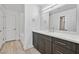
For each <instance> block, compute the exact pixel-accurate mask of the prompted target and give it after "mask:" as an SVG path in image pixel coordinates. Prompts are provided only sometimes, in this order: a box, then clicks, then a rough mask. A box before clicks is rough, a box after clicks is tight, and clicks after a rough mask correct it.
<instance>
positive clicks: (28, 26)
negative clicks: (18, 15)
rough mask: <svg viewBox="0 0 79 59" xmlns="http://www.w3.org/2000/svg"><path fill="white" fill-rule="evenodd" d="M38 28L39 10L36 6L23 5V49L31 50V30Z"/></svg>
mask: <svg viewBox="0 0 79 59" xmlns="http://www.w3.org/2000/svg"><path fill="white" fill-rule="evenodd" d="M33 18H35V20H34V19H33ZM39 27H40V16H39V8H38V7H37V6H36V5H32V4H31V5H28V4H26V5H25V30H24V31H25V39H24V43H23V46H24V49H28V48H32V47H33V45H32V30H33V29H39Z"/></svg>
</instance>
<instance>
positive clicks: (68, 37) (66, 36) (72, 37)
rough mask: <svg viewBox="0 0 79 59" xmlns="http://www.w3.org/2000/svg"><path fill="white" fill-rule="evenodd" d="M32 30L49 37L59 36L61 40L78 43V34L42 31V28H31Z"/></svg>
mask: <svg viewBox="0 0 79 59" xmlns="http://www.w3.org/2000/svg"><path fill="white" fill-rule="evenodd" d="M33 32H37V33H40V34H44V35H48V36H51V37H56V38H61V39H63V40H67V41H71V42H74V43H79V34H75V33H74V34H69V33H63V32H49V31H42V30H33Z"/></svg>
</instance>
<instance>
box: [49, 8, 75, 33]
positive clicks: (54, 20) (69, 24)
mask: <svg viewBox="0 0 79 59" xmlns="http://www.w3.org/2000/svg"><path fill="white" fill-rule="evenodd" d="M60 16H65V29H66V30H68V31H73V32H75V31H76V8H74V9H69V10H65V11H63V12H59V13H56V14H53V15H51V16H50V25H51V29H52V28H53V27H54V30H57V31H58V30H59V27H60ZM52 30H53V29H52Z"/></svg>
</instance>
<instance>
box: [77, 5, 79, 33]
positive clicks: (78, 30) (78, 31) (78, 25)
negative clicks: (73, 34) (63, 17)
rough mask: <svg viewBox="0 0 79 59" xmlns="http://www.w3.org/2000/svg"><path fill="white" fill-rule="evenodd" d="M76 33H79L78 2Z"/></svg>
mask: <svg viewBox="0 0 79 59" xmlns="http://www.w3.org/2000/svg"><path fill="white" fill-rule="evenodd" d="M77 33H79V4H78V5H77Z"/></svg>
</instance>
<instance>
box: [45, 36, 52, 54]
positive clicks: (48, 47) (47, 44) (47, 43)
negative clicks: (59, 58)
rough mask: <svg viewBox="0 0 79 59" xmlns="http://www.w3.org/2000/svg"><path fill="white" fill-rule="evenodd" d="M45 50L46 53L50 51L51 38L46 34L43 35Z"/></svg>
mask: <svg viewBox="0 0 79 59" xmlns="http://www.w3.org/2000/svg"><path fill="white" fill-rule="evenodd" d="M45 52H46V54H50V53H51V38H50V37H48V36H46V37H45Z"/></svg>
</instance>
